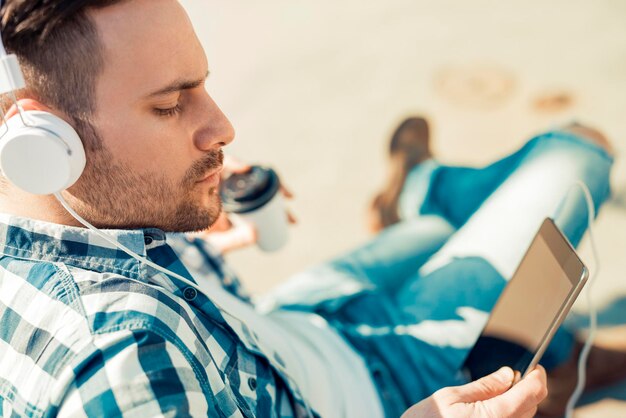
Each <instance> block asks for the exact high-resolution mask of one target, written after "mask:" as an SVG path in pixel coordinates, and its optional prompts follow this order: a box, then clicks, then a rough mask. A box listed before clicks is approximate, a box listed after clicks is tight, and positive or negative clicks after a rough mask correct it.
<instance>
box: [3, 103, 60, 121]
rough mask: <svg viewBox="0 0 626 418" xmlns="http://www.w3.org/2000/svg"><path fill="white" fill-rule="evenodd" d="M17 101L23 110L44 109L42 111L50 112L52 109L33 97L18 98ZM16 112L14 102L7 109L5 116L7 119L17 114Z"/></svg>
mask: <svg viewBox="0 0 626 418" xmlns="http://www.w3.org/2000/svg"><path fill="white" fill-rule="evenodd" d="M17 103H18V104H19V106H20V107H21V108H22V109H24V110H41V111H44V112H50V113H52V109H50V108H49V107H48V106H46V105H45V104H43V103H41V102H39V101H37V100H34V99H19V100H18V101H17ZM17 113H18V109H17V106H16V105H15V103H13V105H12V106H11V107H10V108H9V110H8V111H7V113H6V116H5V117H6V118H7V119H10V118H12V117H13V116H15V115H17Z"/></svg>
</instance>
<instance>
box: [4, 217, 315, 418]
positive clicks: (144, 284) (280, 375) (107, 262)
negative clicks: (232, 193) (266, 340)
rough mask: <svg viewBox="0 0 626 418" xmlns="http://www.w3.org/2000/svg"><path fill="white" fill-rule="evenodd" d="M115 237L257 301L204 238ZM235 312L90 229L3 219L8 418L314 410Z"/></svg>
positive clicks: (150, 232)
mask: <svg viewBox="0 0 626 418" xmlns="http://www.w3.org/2000/svg"><path fill="white" fill-rule="evenodd" d="M106 232H107V233H108V234H110V235H111V236H112V237H114V238H115V239H116V240H117V241H118V242H120V243H122V244H124V245H126V246H127V247H129V248H130V249H131V250H133V251H134V252H136V253H137V254H139V255H142V256H146V257H148V258H149V259H150V260H152V261H154V262H155V263H157V264H159V265H161V266H163V267H165V268H168V269H170V270H172V271H174V272H176V273H178V274H181V275H183V276H184V277H188V278H189V279H191V280H193V278H192V277H193V276H194V275H196V276H197V277H200V276H199V275H202V276H203V278H204V277H207V278H209V279H211V280H219V281H220V282H221V283H222V284H223V286H224V287H226V289H227V290H229V291H230V292H231V293H233V294H235V295H237V296H239V297H240V298H242V299H244V300H245V299H246V297H245V296H244V295H242V294H241V291H240V288H239V285H238V281H237V279H236V278H235V276H234V275H233V274H232V273H231V272H230V271H229V270H228V269H227V268H226V266H225V265H224V263H223V260H222V259H221V258H220V256H219V255H217V254H216V253H215V252H214V251H212V250H211V248H209V247H208V246H207V245H206V244H205V243H204V242H202V241H193V242H189V241H187V239H186V238H184V237H183V236H180V235H178V236H168V237H167V239H168V243H169V244H166V236H165V234H164V233H163V232H162V231H160V230H157V229H146V230H128V231H106ZM174 248H176V250H177V251H174ZM183 262H184V263H185V266H183ZM224 318H225V315H224V316H223V315H222V313H221V312H220V310H219V309H218V308H217V307H216V306H215V305H214V304H213V303H212V302H211V301H210V300H209V299H208V298H207V296H205V295H204V294H203V293H201V292H198V291H196V290H195V289H194V288H192V287H189V286H187V285H185V284H184V283H181V282H180V281H177V280H176V279H175V278H172V277H169V276H166V275H164V274H162V273H160V272H157V271H155V270H154V269H152V268H151V267H149V266H147V265H145V264H144V263H141V262H138V261H136V260H135V259H133V258H131V257H130V256H128V255H127V254H125V253H124V252H122V251H119V250H118V249H117V248H114V247H112V246H111V245H110V244H108V243H106V242H105V241H104V240H102V239H101V238H99V237H98V236H97V235H96V234H94V233H92V232H91V231H89V230H86V229H82V228H73V227H66V226H60V225H55V224H50V223H44V222H39V221H33V220H28V219H23V218H17V217H9V216H7V215H2V216H0V416H33V417H40V416H55V415H60V416H77V417H80V416H89V417H100V416H107V417H109V416H125V417H126V416H134V417H154V416H211V417H295V416H304V415H306V408H305V405H304V403H303V401H302V400H301V396H300V394H299V392H298V391H297V388H296V387H295V386H294V385H291V384H289V383H288V382H289V379H288V375H287V374H286V373H285V371H284V370H283V369H282V365H281V362H280V358H279V357H278V356H277V355H265V354H264V353H262V352H260V350H259V349H258V348H257V344H255V338H256V336H255V334H254V332H252V331H251V330H247V329H246V327H245V325H243V330H244V333H243V334H244V335H243V336H241V334H242V333H241V332H240V333H239V335H238V334H236V333H235V332H234V331H233V328H232V327H231V326H230V325H229V323H228V322H227V321H226V320H225V319H224ZM240 326H241V324H240Z"/></svg>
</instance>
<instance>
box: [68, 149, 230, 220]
mask: <svg viewBox="0 0 626 418" xmlns="http://www.w3.org/2000/svg"><path fill="white" fill-rule="evenodd" d="M223 160H224V154H223V152H222V150H218V151H212V152H210V153H207V154H206V155H205V156H204V157H203V158H202V159H200V160H198V161H196V162H194V163H193V164H192V166H191V167H190V168H189V169H188V170H187V172H186V173H185V176H184V177H183V179H182V180H181V181H179V182H174V181H172V180H171V179H168V178H167V177H166V176H165V175H164V174H162V173H137V172H136V170H133V167H132V166H128V165H126V164H123V163H121V162H119V161H116V160H115V158H114V157H113V155H112V154H111V152H110V151H109V150H108V149H107V148H106V147H102V148H100V149H98V150H91V152H88V158H87V166H86V167H85V171H84V172H83V174H82V176H81V178H80V179H79V181H78V182H77V183H76V184H75V185H74V186H72V187H71V188H70V189H68V192H69V196H68V198H67V199H68V202H70V204H71V205H72V207H73V208H74V209H75V210H76V211H77V212H78V213H79V214H80V215H81V216H83V217H84V218H85V219H87V220H89V222H91V223H92V224H94V226H96V227H98V228H107V229H141V228H158V229H161V230H163V231H165V232H192V231H200V230H204V229H206V228H208V227H209V226H211V225H212V224H213V223H215V221H216V220H217V218H218V217H219V215H220V212H221V210H222V205H221V201H220V197H219V192H218V190H217V188H211V189H210V190H209V196H208V199H209V202H208V205H204V206H203V205H202V204H201V203H200V202H201V201H205V198H203V196H201V194H200V193H201V192H200V190H199V188H198V184H197V182H198V181H199V180H201V179H202V178H204V177H205V176H206V175H207V174H208V173H209V172H211V171H213V170H215V169H218V168H220V167H221V166H222V163H223Z"/></svg>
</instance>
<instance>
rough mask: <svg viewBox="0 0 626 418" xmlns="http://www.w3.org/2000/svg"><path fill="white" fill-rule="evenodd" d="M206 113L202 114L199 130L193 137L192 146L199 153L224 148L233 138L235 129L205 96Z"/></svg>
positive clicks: (209, 98)
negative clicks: (199, 151)
mask: <svg viewBox="0 0 626 418" xmlns="http://www.w3.org/2000/svg"><path fill="white" fill-rule="evenodd" d="M207 101H208V102H207V110H208V111H207V112H202V113H203V116H202V118H203V120H202V121H201V122H200V124H201V128H200V129H199V130H198V131H196V133H195V135H194V145H195V146H196V148H197V149H199V150H201V151H211V150H215V149H217V148H221V147H224V146H226V145H228V144H230V143H231V142H233V139H234V138H235V129H234V128H233V125H232V124H231V123H230V121H229V120H228V118H227V117H226V115H224V112H222V110H221V109H220V108H219V107H218V106H217V104H216V103H215V102H214V101H213V99H212V98H211V97H210V96H208V95H207Z"/></svg>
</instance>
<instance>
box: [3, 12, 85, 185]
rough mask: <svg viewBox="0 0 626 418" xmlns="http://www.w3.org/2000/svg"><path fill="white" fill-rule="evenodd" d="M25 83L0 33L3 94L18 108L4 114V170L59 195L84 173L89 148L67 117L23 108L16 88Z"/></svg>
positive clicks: (17, 180) (15, 178)
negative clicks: (86, 147)
mask: <svg viewBox="0 0 626 418" xmlns="http://www.w3.org/2000/svg"><path fill="white" fill-rule="evenodd" d="M1 5H2V1H1V0H0V6H1ZM25 86H26V83H25V81H24V75H23V74H22V70H21V69H20V65H19V62H18V60H17V57H16V56H15V54H10V55H9V54H7V52H6V50H5V49H4V44H3V43H2V37H1V36H0V95H4V94H7V93H8V94H10V96H11V97H12V98H13V102H14V105H15V106H16V107H17V110H18V115H16V116H13V117H12V118H10V119H9V120H7V119H6V118H5V115H4V113H3V114H2V120H3V121H4V122H5V124H6V126H5V131H4V132H3V133H2V134H1V135H0V172H1V173H2V174H3V175H4V177H5V178H6V179H7V180H8V181H9V182H10V183H12V184H13V185H15V186H16V187H18V188H19V189H21V190H24V191H25V192H28V193H32V194H38V195H48V194H57V193H60V192H61V191H62V190H65V189H67V188H68V187H70V186H72V185H73V184H74V183H75V182H76V180H78V178H79V177H80V176H81V174H82V173H83V170H84V169H85V163H86V159H85V149H84V148H83V144H82V142H81V140H80V137H79V136H78V134H77V133H76V131H75V130H74V128H72V127H71V126H70V125H69V124H68V123H67V122H65V121H64V120H63V119H61V118H59V117H58V116H55V115H53V114H52V113H49V112H42V111H24V110H23V109H22V108H21V107H20V105H19V103H18V102H17V99H16V97H15V91H16V90H19V89H21V88H24V87H25ZM18 116H19V117H18Z"/></svg>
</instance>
